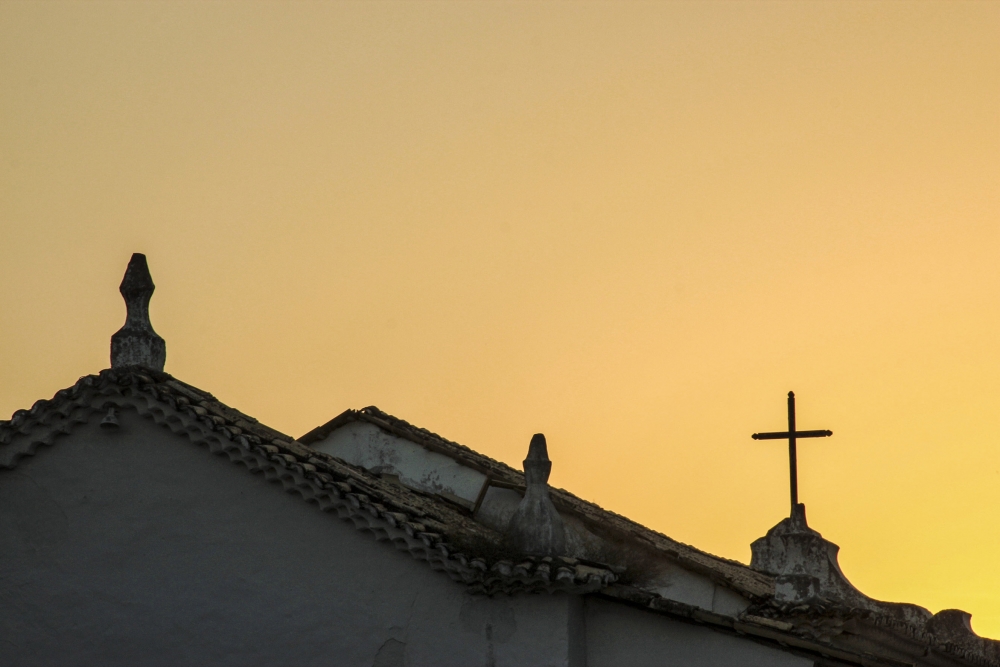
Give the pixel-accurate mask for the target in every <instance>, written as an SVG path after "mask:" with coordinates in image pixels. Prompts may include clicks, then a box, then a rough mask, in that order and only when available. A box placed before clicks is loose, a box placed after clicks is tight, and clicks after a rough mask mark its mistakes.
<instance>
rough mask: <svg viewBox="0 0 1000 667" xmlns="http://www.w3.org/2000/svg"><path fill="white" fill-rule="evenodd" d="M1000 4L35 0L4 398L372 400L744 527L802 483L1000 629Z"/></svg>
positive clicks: (876, 581) (571, 481)
mask: <svg viewBox="0 0 1000 667" xmlns="http://www.w3.org/2000/svg"><path fill="white" fill-rule="evenodd" d="M998 34H1000V4H997V3H985V2H984V3H972V2H964V3H957V2H928V3H919V2H914V3H881V2H870V3H869V2H865V3H857V2H838V3H812V2H798V3H796V2H781V3H769V2H759V3H711V2H695V3H681V2H672V3H659V4H657V3H635V4H623V3H607V4H585V3H572V4H569V3H567V4H534V3H530V4H529V3H524V4H522V3H512V4H490V3H419V4H411V3H378V4H376V3H370V4H369V3H357V4H347V3H329V4H305V3H303V4H292V3H286V4H269V3H261V4H257V3H250V2H239V3H188V4H185V3H157V4H139V3H119V4H100V3H79V4H72V3H71V4H61V3H23V4H22V3H14V2H6V3H3V4H0V76H2V80H3V82H4V85H3V86H2V87H0V229H2V232H3V234H2V238H3V240H4V246H5V249H6V252H5V253H4V259H3V262H2V263H0V300H2V303H3V314H2V316H0V340H2V342H3V346H2V349H0V375H2V377H3V379H4V382H3V386H2V388H0V413H2V414H3V415H4V416H6V415H8V414H9V413H11V412H13V411H14V410H15V409H18V408H22V407H28V406H30V405H31V403H32V402H33V401H35V400H36V399H38V398H48V397H49V396H51V395H52V393H54V392H55V391H56V390H58V389H60V388H62V387H65V386H69V385H71V384H72V383H73V382H74V381H75V380H76V378H77V377H78V376H79V375H82V374H86V373H92V372H96V371H98V370H100V369H101V368H104V367H106V366H107V364H108V343H109V339H110V336H111V334H112V333H114V332H115V331H116V330H117V329H118V328H119V327H120V326H121V323H122V321H123V317H124V305H123V303H122V301H121V298H120V297H119V295H118V293H117V287H118V283H119V281H120V280H121V276H122V273H123V271H124V269H125V265H126V263H127V261H128V257H129V254H130V253H131V252H133V251H139V252H145V253H146V254H147V256H148V257H149V264H150V268H151V271H152V274H153V279H154V281H155V282H156V284H157V291H156V294H155V295H154V296H153V302H152V315H153V324H154V326H155V327H156V329H157V331H158V332H159V333H160V334H161V335H162V336H163V337H164V338H165V339H166V341H167V369H166V370H167V371H169V372H170V373H172V374H174V375H175V376H177V377H179V378H181V379H183V380H185V381H187V382H190V383H192V384H194V385H196V386H198V387H201V388H203V389H205V390H208V391H211V392H213V393H215V394H216V395H217V396H218V397H219V398H220V399H221V400H223V401H225V402H227V403H229V404H230V405H232V406H234V407H236V408H238V409H240V410H243V411H244V412H247V413H249V414H251V415H253V416H255V417H257V418H258V419H260V420H261V421H263V422H265V423H267V424H269V425H270V426H273V427H274V428H277V429H279V430H282V431H284V432H286V433H289V434H291V435H295V436H298V435H301V434H302V433H304V432H306V431H308V430H309V429H311V428H313V427H315V426H317V425H319V424H321V423H323V422H325V421H327V420H328V419H330V418H332V417H333V416H335V415H336V414H338V413H339V412H341V411H342V410H344V409H346V408H350V407H354V408H358V407H362V406H364V405H368V404H376V405H378V406H379V407H381V408H382V409H385V410H387V411H388V412H391V413H393V414H395V415H397V416H399V417H401V418H404V419H407V420H408V421H411V422H413V423H416V424H418V425H420V426H423V427H426V428H429V429H431V430H433V431H436V432H438V433H441V434H442V435H444V436H446V437H448V438H451V439H453V440H457V441H459V442H461V443H463V444H465V445H468V446H470V447H473V448H475V449H477V450H479V451H482V452H484V453H486V454H488V455H490V456H493V457H495V458H498V459H500V460H503V461H506V462H508V463H510V464H512V465H516V466H519V464H520V460H521V459H522V458H523V456H524V453H525V452H526V451H527V445H528V440H529V438H530V436H531V434H532V433H535V432H538V431H542V432H544V433H546V435H547V436H548V440H549V447H550V453H551V455H552V457H553V460H554V467H553V475H552V482H553V483H554V484H555V485H557V486H561V487H564V488H567V489H569V490H571V491H573V492H574V493H576V494H578V495H580V496H582V497H585V498H588V499H590V500H593V501H595V502H598V503H599V504H601V505H603V506H605V507H607V508H609V509H612V510H614V511H617V512H620V513H622V514H625V515H628V516H629V517H632V518H634V519H636V520H638V521H640V522H642V523H645V524H646V525H649V526H651V527H654V528H656V529H658V530H661V531H663V532H664V533H666V534H668V535H670V536H671V537H673V538H675V539H679V540H682V541H684V542H688V543H691V544H694V545H696V546H698V547H699V548H702V549H705V550H707V551H709V552H712V553H715V554H718V555H722V556H727V557H730V558H735V559H738V560H742V561H744V562H746V561H748V560H749V544H750V542H751V541H753V540H754V539H756V538H757V537H759V536H761V535H763V534H764V532H765V531H766V530H767V529H768V528H770V527H771V526H772V525H773V524H775V523H776V522H777V521H778V520H779V519H781V518H782V517H783V516H784V515H786V514H787V493H788V491H787V468H786V466H787V462H786V455H785V450H784V448H783V447H782V445H781V443H776V442H754V441H752V440H751V439H750V434H751V433H753V432H755V431H764V430H780V429H782V427H783V424H784V409H785V408H784V405H785V404H784V396H785V393H786V392H787V391H788V390H790V389H792V390H795V392H796V395H797V396H798V401H799V424H800V426H801V427H802V428H810V429H812V428H815V429H819V428H824V429H825V428H829V429H832V430H833V431H834V436H833V437H832V438H829V439H824V440H813V441H804V442H803V443H802V444H801V445H800V448H799V467H800V472H799V475H800V482H799V483H800V497H801V499H802V500H803V501H804V502H805V503H806V504H807V506H808V512H809V520H810V524H811V525H813V526H814V527H815V528H816V529H818V530H819V531H821V532H822V533H823V534H824V536H826V537H827V538H829V539H831V540H833V541H834V542H836V543H838V544H839V545H840V546H841V564H842V566H843V569H844V571H845V573H846V574H847V576H848V577H849V578H850V579H851V580H852V582H853V583H854V584H855V585H856V586H857V587H858V588H860V589H861V590H862V591H863V592H865V593H866V594H868V595H870V596H873V597H876V598H880V599H886V600H896V601H906V602H913V603H917V604H921V605H924V606H926V607H928V608H930V609H931V610H933V611H937V610H939V609H942V608H953V607H957V608H962V609H965V610H967V611H970V612H972V614H973V620H972V622H973V626H974V627H975V629H976V630H977V631H978V632H980V633H981V634H984V635H988V636H993V637H1000V568H997V563H998V562H1000V424H998V415H1000V281H998V278H997V266H998V259H1000V256H998V253H1000V213H998V211H1000V208H998V204H1000V39H998Z"/></svg>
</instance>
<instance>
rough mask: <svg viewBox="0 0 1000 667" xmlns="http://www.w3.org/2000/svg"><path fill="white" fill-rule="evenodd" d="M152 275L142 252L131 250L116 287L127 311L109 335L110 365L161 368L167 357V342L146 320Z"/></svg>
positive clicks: (152, 286) (159, 369)
mask: <svg viewBox="0 0 1000 667" xmlns="http://www.w3.org/2000/svg"><path fill="white" fill-rule="evenodd" d="M154 289H156V286H155V285H154V284H153V278H152V277H151V276H150V275H149V266H147V265H146V256H145V255H143V254H142V253H138V252H137V253H134V254H133V255H132V259H131V260H130V261H129V263H128V268H127V269H125V277H124V278H122V284H121V287H119V291H120V292H121V293H122V297H124V299H125V307H126V308H127V309H128V314H127V315H126V316H125V326H123V327H122V328H121V329H119V330H118V333H116V334H115V335H114V336H112V337H111V367H112V368H118V367H119V366H145V367H146V368H150V369H152V370H155V371H162V370H163V364H164V362H166V360H167V344H166V342H164V340H163V339H162V338H160V337H159V336H158V335H156V332H155V331H153V325H152V324H151V323H150V321H149V299H150V298H151V297H152V296H153V290H154Z"/></svg>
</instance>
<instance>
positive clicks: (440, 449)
mask: <svg viewBox="0 0 1000 667" xmlns="http://www.w3.org/2000/svg"><path fill="white" fill-rule="evenodd" d="M350 422H367V423H369V424H374V425H375V426H378V427H379V428H381V429H384V430H385V431H388V432H389V433H392V434H395V435H398V436H399V437H401V438H405V439H407V440H410V441H412V442H415V443H417V444H419V445H422V446H423V447H425V448H427V449H429V450H430V451H433V452H437V453H439V454H444V455H445V456H448V457H450V458H452V459H454V460H455V461H457V462H459V463H461V464H462V465H465V466H467V467H469V468H472V469H473V470H477V471H479V472H481V473H483V474H485V475H488V476H489V477H490V478H492V479H493V480H497V481H500V482H505V483H507V484H509V485H512V486H518V487H522V488H523V487H524V473H523V472H521V471H520V470H515V469H514V468H512V467H510V466H508V465H507V464H505V463H501V462H500V461H497V460H495V459H492V458H490V457H488V456H486V455H484V454H480V453H479V452H477V451H475V450H473V449H470V448H469V447H466V446H465V445H460V444H459V443H457V442H452V441H451V440H448V439H446V438H443V437H442V436H440V435H438V434H436V433H432V432H431V431H428V430H427V429H423V428H419V427H417V426H414V425H413V424H410V423H409V422H406V421H404V420H402V419H399V418H398V417H393V416H392V415H390V414H388V413H386V412H383V411H382V410H379V409H378V408H377V407H375V406H369V407H367V408H362V409H361V410H347V411H346V412H343V413H341V414H340V415H338V416H337V417H335V418H333V419H332V420H330V421H329V422H327V423H326V424H323V425H322V426H320V427H318V428H315V429H313V430H312V431H309V432H308V433H306V434H305V435H303V436H302V437H301V438H299V442H301V443H303V444H306V445H308V444H311V443H315V442H318V441H320V440H322V439H324V438H325V437H326V436H327V435H329V434H330V433H332V432H333V431H335V430H337V429H338V428H340V427H341V426H343V425H345V424H347V423H350ZM551 496H552V502H553V503H555V505H556V507H557V508H558V509H559V510H561V511H563V512H567V513H569V514H572V515H574V516H576V517H577V518H579V519H580V520H582V521H583V522H584V525H586V527H587V528H588V530H590V531H592V532H593V533H595V534H597V535H601V536H603V537H610V538H612V539H617V540H623V539H624V540H625V541H627V542H629V543H639V544H642V545H644V546H646V547H648V548H651V549H653V550H655V551H657V552H659V553H660V554H663V555H664V556H666V557H668V558H670V559H672V560H674V561H676V562H677V563H678V564H679V565H682V566H683V567H685V568H688V569H690V570H692V571H694V572H698V573H699V574H702V575H705V576H707V577H709V578H710V579H712V580H713V581H715V582H716V583H719V584H722V585H724V586H726V587H728V588H731V589H733V590H735V591H737V592H739V593H741V594H743V595H746V596H747V597H749V598H751V599H753V600H760V599H766V598H769V597H770V596H771V595H772V594H773V593H774V579H773V578H772V577H770V576H768V575H766V574H764V573H762V572H757V571H756V570H751V569H750V568H749V567H747V566H746V565H744V564H743V563H740V562H738V561H734V560H729V559H726V558H720V557H719V556H714V555H712V554H709V553H706V552H704V551H701V550H699V549H696V548H695V547H692V546H690V545H687V544H684V543H683V542H678V541H677V540H674V539H671V538H670V537H667V536H666V535H664V534H663V533H660V532H657V531H655V530H653V529H651V528H647V527H646V526H643V525H641V524H639V523H636V522H635V521H632V520H631V519H629V518H627V517H624V516H621V515H620V514H615V513H614V512H611V511H608V510H606V509H603V508H602V507H600V506H598V505H596V504H594V503H592V502H589V501H586V500H583V499H582V498H579V497H577V496H575V495H573V494H572V493H570V492H569V491H566V490H564V489H557V488H552V489H551Z"/></svg>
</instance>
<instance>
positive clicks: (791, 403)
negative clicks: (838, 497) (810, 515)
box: [751, 391, 833, 512]
mask: <svg viewBox="0 0 1000 667" xmlns="http://www.w3.org/2000/svg"><path fill="white" fill-rule="evenodd" d="M831 435H833V431H796V430H795V392H793V391H790V392H788V430H787V431H781V432H778V433H754V434H753V435H752V436H751V437H752V438H753V439H754V440H788V475H789V478H790V480H791V487H792V512H794V511H795V506H796V505H798V504H799V473H798V463H797V462H796V459H795V441H796V440H797V439H798V438H825V437H827V436H831Z"/></svg>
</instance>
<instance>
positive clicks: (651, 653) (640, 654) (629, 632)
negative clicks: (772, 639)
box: [586, 598, 813, 667]
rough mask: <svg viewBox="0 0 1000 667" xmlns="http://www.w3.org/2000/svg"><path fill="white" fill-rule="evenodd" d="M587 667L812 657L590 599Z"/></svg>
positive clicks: (793, 661)
mask: <svg viewBox="0 0 1000 667" xmlns="http://www.w3.org/2000/svg"><path fill="white" fill-rule="evenodd" d="M586 616H587V667H621V666H622V665H628V666H629V667H646V666H649V667H654V666H655V667H812V666H813V662H812V661H811V660H808V659H805V658H800V657H798V656H795V655H792V654H789V653H784V652H782V651H779V650H776V649H773V648H770V647H767V646H763V645H761V644H756V643H754V642H752V641H750V640H747V639H744V638H741V637H737V636H732V635H724V634H721V633H718V632H714V631H712V630H709V629H707V628H704V627H699V626H697V625H692V624H687V623H682V622H679V621H674V620H672V619H669V618H666V617H663V616H657V615H654V614H649V613H647V612H644V611H641V610H638V609H632V608H630V607H624V606H622V605H619V604H615V603H614V602H608V601H606V600H601V599H597V598H587V602H586Z"/></svg>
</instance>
